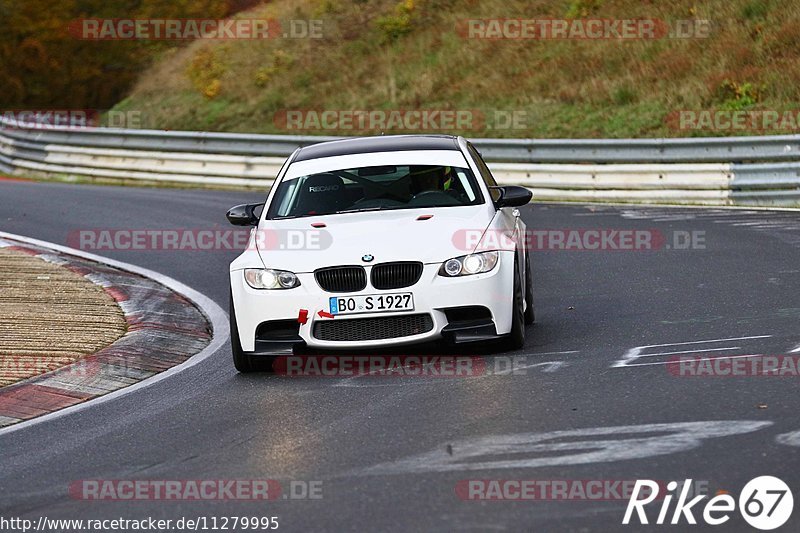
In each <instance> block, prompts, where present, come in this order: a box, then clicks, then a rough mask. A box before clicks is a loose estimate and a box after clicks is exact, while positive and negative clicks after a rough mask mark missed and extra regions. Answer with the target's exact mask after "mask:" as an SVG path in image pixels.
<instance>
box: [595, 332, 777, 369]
mask: <svg viewBox="0 0 800 533" xmlns="http://www.w3.org/2000/svg"><path fill="white" fill-rule="evenodd" d="M771 336H772V335H750V336H748V337H729V338H726V339H709V340H704V341H688V342H668V343H664V344H648V345H647V346H636V347H635V348H631V349H630V350H628V351H627V352H625V353H624V354H623V355H622V359H618V360H616V361H614V363H613V364H612V365H611V368H623V367H626V366H643V365H631V364H629V363H630V362H631V361H635V360H637V359H639V358H640V357H647V356H649V355H663V354H646V353H642V352H643V351H645V350H646V349H648V348H662V347H665V346H688V345H693V344H709V343H712V342H723V341H740V340H747V339H766V338H768V337H771ZM726 349H728V348H726ZM693 351H699V350H693ZM648 364H658V363H648Z"/></svg>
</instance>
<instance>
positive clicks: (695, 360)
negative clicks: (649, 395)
mask: <svg viewBox="0 0 800 533" xmlns="http://www.w3.org/2000/svg"><path fill="white" fill-rule="evenodd" d="M763 356H764V354H763V353H758V354H752V355H722V356H720V357H706V358H703V359H690V361H691V362H693V363H695V362H698V361H714V360H716V359H741V358H743V357H763ZM669 364H672V365H677V364H680V362H679V361H658V362H656V363H635V364H632V365H624V366H622V367H619V368H632V367H634V366H652V365H669Z"/></svg>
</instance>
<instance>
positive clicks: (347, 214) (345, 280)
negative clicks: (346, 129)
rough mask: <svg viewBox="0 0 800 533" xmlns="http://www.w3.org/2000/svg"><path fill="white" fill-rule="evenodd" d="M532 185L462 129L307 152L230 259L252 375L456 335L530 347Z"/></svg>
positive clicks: (236, 324)
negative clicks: (264, 364) (266, 368)
mask: <svg viewBox="0 0 800 533" xmlns="http://www.w3.org/2000/svg"><path fill="white" fill-rule="evenodd" d="M530 199H531V193H530V191H529V190H527V189H525V188H523V187H513V186H509V187H499V186H498V185H497V182H496V181H495V179H494V178H493V177H492V174H491V172H490V171H489V169H488V168H487V166H486V164H485V163H484V161H483V159H482V158H481V156H480V154H479V153H478V151H477V150H476V149H475V148H474V147H473V146H472V145H471V144H470V143H469V142H468V141H466V140H465V139H464V138H462V137H452V136H443V135H435V136H434V135H400V136H381V137H368V138H360V139H348V140H341V141H332V142H325V143H320V144H315V145H311V146H307V147H304V148H299V149H297V150H296V151H295V152H294V153H293V154H292V155H291V156H290V157H289V158H288V159H287V161H286V162H285V163H284V165H283V167H282V168H281V170H280V172H279V174H278V176H277V178H276V180H275V183H274V185H273V186H272V189H271V190H270V192H269V195H268V197H267V200H266V202H265V203H264V204H249V205H241V206H237V207H234V208H232V209H231V210H230V211H228V215H227V216H228V220H229V221H230V222H231V223H232V224H235V225H240V226H253V230H252V232H251V236H250V243H249V245H248V248H247V250H246V251H245V252H244V253H242V255H241V256H239V257H238V258H237V259H236V260H235V261H233V263H231V267H230V281H231V307H230V319H231V345H232V352H233V360H234V364H235V366H236V368H237V369H238V370H239V371H241V372H248V371H252V370H255V369H257V368H258V367H259V366H261V365H259V362H260V361H265V360H266V361H268V360H270V357H271V356H276V355H284V354H291V353H293V352H294V353H297V352H302V350H303V349H304V348H313V349H332V350H337V349H338V350H341V349H356V348H358V349H364V348H378V347H385V346H394V345H403V344H414V343H423V342H430V341H436V340H444V341H447V342H449V343H454V344H459V343H471V342H481V341H492V340H500V341H501V342H502V343H503V344H504V348H505V349H516V348H520V347H522V345H523V343H524V341H525V325H526V324H530V323H533V320H534V313H533V291H532V286H531V276H530V272H531V268H530V258H529V257H528V252H527V247H526V246H524V240H525V235H526V227H525V223H524V222H523V221H522V219H521V217H520V213H519V211H518V210H517V209H516V207H519V206H522V205H525V204H527V203H528V202H529V201H530Z"/></svg>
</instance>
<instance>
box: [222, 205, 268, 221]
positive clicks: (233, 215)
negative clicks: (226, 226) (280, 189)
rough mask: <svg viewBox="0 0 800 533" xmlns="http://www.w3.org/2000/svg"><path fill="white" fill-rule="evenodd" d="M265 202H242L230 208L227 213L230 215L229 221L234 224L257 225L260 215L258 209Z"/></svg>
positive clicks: (227, 215)
mask: <svg viewBox="0 0 800 533" xmlns="http://www.w3.org/2000/svg"><path fill="white" fill-rule="evenodd" d="M262 205H264V204H242V205H237V206H236V207H231V208H230V209H228V213H227V214H226V215H225V216H226V217H228V222H230V223H231V224H233V225H234V226H255V225H256V224H258V215H257V214H256V209H258V208H259V207H261V206H262Z"/></svg>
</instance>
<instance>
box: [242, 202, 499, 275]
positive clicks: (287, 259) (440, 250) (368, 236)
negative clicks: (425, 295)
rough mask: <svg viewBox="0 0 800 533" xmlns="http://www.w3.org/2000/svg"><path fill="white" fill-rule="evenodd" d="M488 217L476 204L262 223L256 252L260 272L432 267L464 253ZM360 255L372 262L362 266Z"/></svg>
mask: <svg viewBox="0 0 800 533" xmlns="http://www.w3.org/2000/svg"><path fill="white" fill-rule="evenodd" d="M429 215H433V216H432V217H430V218H428V219H426V220H420V219H419V218H420V217H425V216H429ZM492 216H493V213H492V212H491V211H490V210H488V209H487V207H486V206H485V205H479V206H464V207H449V208H441V207H440V208H435V209H431V208H427V209H425V208H422V209H403V210H394V211H369V212H363V213H342V214H338V215H328V216H320V217H314V216H311V217H304V218H294V219H285V220H267V221H262V223H261V224H260V225H259V230H258V233H259V235H258V238H257V244H256V247H257V249H258V252H259V255H260V256H261V260H262V261H263V262H264V266H265V267H267V268H277V269H282V270H290V271H292V272H297V273H301V272H312V271H314V270H316V269H318V268H322V267H326V266H336V265H368V264H378V263H385V262H390V261H421V262H423V263H436V262H443V261H445V260H447V259H449V258H451V257H456V256H459V255H465V254H468V253H470V252H471V251H472V250H473V249H474V247H475V246H474V245H476V244H477V240H478V237H479V236H480V234H481V233H482V232H483V231H484V230H485V229H486V227H487V226H488V225H489V223H490V221H491V218H492ZM312 224H313V225H320V224H324V225H325V227H314V226H312ZM476 235H477V236H478V237H476ZM468 247H469V249H467V248H468ZM366 255H371V256H373V260H372V261H371V262H365V261H363V260H362V258H363V257H364V256H366Z"/></svg>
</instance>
